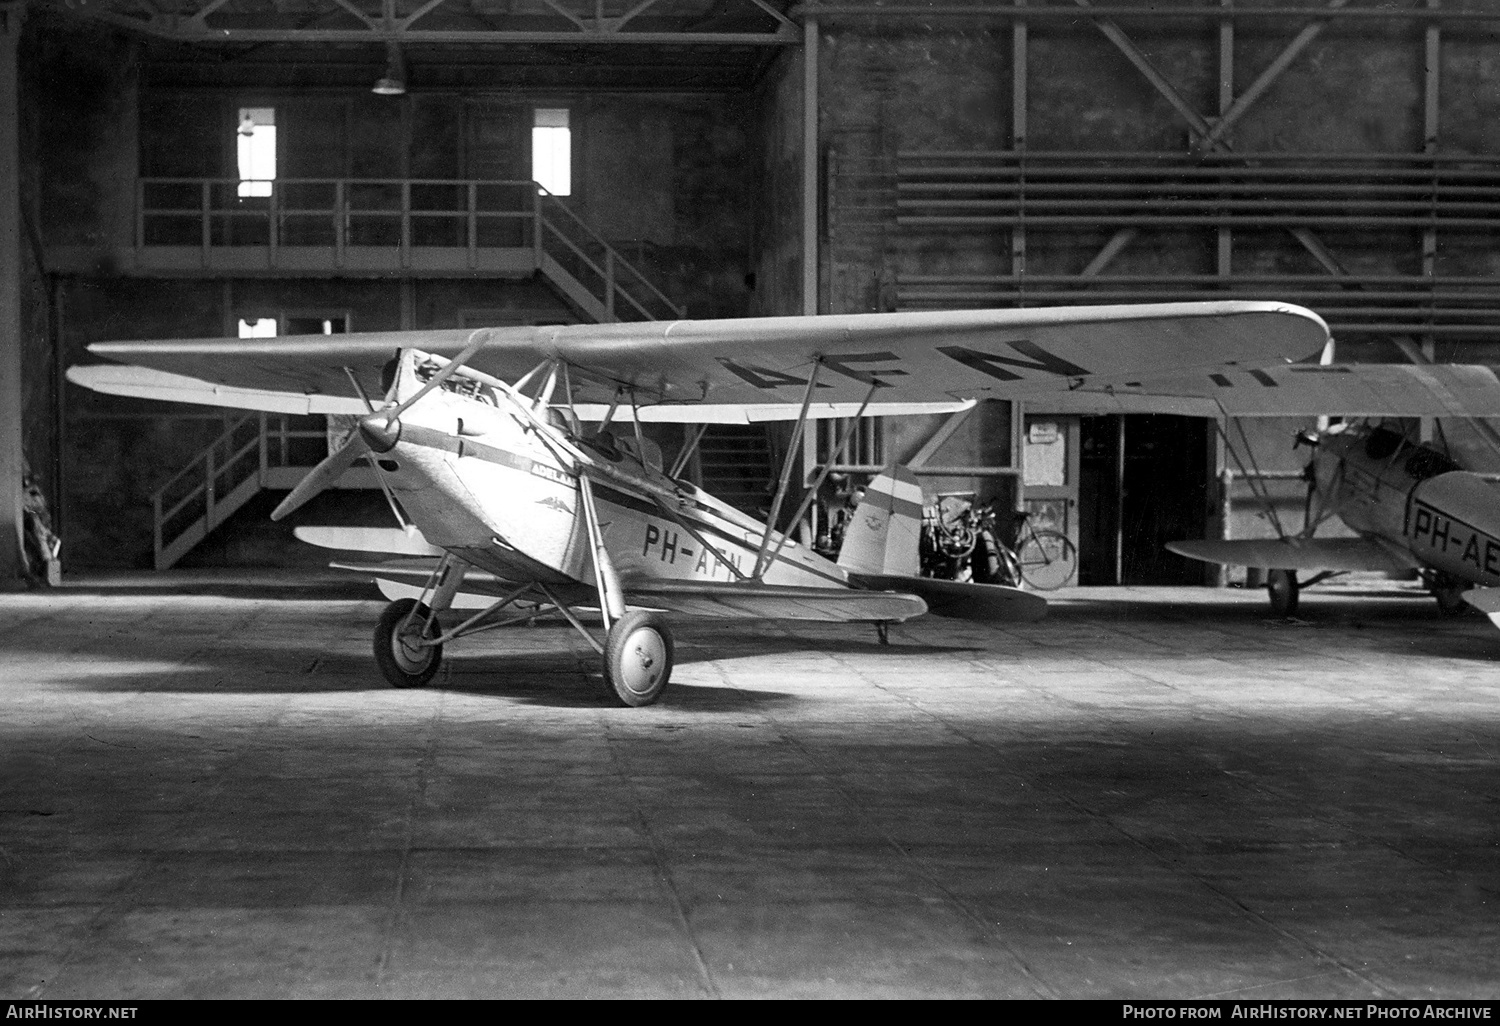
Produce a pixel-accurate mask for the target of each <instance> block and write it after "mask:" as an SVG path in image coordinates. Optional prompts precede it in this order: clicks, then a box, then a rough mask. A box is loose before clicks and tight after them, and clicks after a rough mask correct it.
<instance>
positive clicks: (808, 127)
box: [802, 18, 819, 314]
mask: <svg viewBox="0 0 1500 1026" xmlns="http://www.w3.org/2000/svg"><path fill="white" fill-rule="evenodd" d="M818 150H819V143H818V19H817V18H808V19H807V20H806V21H805V22H803V24H802V312H803V313H804V314H815V313H817V312H818V270H819V268H818Z"/></svg>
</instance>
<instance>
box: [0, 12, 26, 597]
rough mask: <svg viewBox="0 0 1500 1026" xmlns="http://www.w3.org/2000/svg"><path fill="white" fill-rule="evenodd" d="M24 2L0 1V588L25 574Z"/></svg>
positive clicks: (16, 584)
mask: <svg viewBox="0 0 1500 1026" xmlns="http://www.w3.org/2000/svg"><path fill="white" fill-rule="evenodd" d="M23 13H24V12H23V8H22V5H21V4H19V3H15V4H0V589H8V588H15V587H18V586H19V585H20V583H21V582H22V581H23V580H24V576H23V574H22V555H21V551H22V550H21V532H22V530H23V525H24V521H23V518H22V514H21V502H22V487H21V479H22V466H23V464H24V460H25V456H24V453H23V450H22V448H21V421H22V417H21V402H22V389H21V369H22V362H23V361H22V357H21V351H22V345H23V343H22V332H23V330H24V327H25V318H24V317H23V315H22V310H21V191H20V177H21V158H20V153H19V148H20V127H19V125H20V105H19V100H18V96H17V92H18V90H17V75H18V68H17V49H18V44H19V43H20V39H21V20H22V15H23Z"/></svg>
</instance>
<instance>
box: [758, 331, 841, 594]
mask: <svg viewBox="0 0 1500 1026" xmlns="http://www.w3.org/2000/svg"><path fill="white" fill-rule="evenodd" d="M822 368H823V358H822V357H821V356H819V357H818V358H816V359H815V360H813V367H812V373H811V374H809V375H808V376H807V391H806V392H805V393H804V394H803V396H802V412H801V413H799V414H798V415H797V425H796V426H795V427H793V428H792V437H791V440H790V441H789V442H787V444H786V455H785V456H784V457H782V460H781V477H780V479H778V481H777V482H776V497H775V498H774V499H772V500H771V515H770V516H768V517H767V518H766V530H765V533H764V534H762V535H761V538H760V551H759V552H757V553H756V554H755V571H754V573H752V574H751V575H750V576H751V577H757V578H758V577H760V575H761V574H762V573H764V572H765V571H764V570H763V569H762V566H769V565H770V564H769V563H767V562H766V550H767V549H769V548H770V547H771V535H772V534H774V533H775V531H776V518H777V517H779V516H780V515H781V502H782V500H783V499H785V498H786V487H787V484H788V483H789V482H790V481H791V479H792V461H793V460H795V459H797V458H799V457H800V456H801V455H802V452H801V449H802V432H803V430H804V429H806V427H807V409H808V407H809V406H811V405H812V397H813V389H815V388H817V387H818V371H820V370H821V369H822Z"/></svg>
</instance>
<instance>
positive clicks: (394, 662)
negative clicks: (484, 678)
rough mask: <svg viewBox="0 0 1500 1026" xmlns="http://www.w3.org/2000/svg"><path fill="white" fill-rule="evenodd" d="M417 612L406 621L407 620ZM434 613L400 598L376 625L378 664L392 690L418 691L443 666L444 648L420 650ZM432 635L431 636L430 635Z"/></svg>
mask: <svg viewBox="0 0 1500 1026" xmlns="http://www.w3.org/2000/svg"><path fill="white" fill-rule="evenodd" d="M414 609H415V610H416V613H415V615H413V616H412V617H411V622H410V623H408V622H407V617H408V615H410V614H411V613H412V610H414ZM431 612H432V611H431V610H430V609H428V608H427V606H425V605H423V604H422V603H421V602H418V601H417V600H416V599H409V598H404V599H397V600H396V601H394V602H392V603H391V604H390V605H388V606H386V607H385V612H383V613H381V614H380V622H379V623H377V624H376V625H375V665H376V666H379V667H380V672H381V673H382V674H383V675H384V676H385V679H386V680H387V681H389V682H390V683H391V686H392V687H398V688H419V687H421V686H422V685H423V684H426V683H427V682H428V681H430V680H431V679H432V678H433V677H434V676H435V675H436V674H437V672H438V667H439V666H441V665H442V663H443V646H442V645H432V646H430V647H421V648H419V647H417V646H415V645H412V644H411V643H410V642H412V641H414V640H416V639H417V638H418V637H419V636H420V634H421V631H422V629H423V627H424V626H425V625H426V623H427V617H428V616H429V615H431ZM429 636H430V635H429Z"/></svg>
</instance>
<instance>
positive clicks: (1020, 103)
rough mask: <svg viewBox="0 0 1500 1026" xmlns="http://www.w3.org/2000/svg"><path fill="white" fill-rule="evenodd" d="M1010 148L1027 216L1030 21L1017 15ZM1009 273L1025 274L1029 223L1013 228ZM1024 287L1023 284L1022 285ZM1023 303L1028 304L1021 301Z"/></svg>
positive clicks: (1023, 2) (1012, 48)
mask: <svg viewBox="0 0 1500 1026" xmlns="http://www.w3.org/2000/svg"><path fill="white" fill-rule="evenodd" d="M1015 2H1016V6H1017V7H1024V6H1026V0H1015ZM1010 32H1011V37H1010V148H1011V149H1012V150H1015V151H1016V153H1017V154H1018V156H1019V159H1020V160H1021V162H1022V163H1021V169H1020V171H1021V189H1022V190H1023V191H1022V194H1021V197H1022V203H1023V206H1022V208H1021V213H1022V216H1023V217H1024V216H1025V211H1026V208H1025V206H1024V203H1025V195H1026V194H1025V191H1024V190H1025V188H1026V164H1025V161H1026V134H1027V131H1028V126H1027V117H1026V115H1027V111H1028V110H1029V108H1030V104H1029V98H1028V95H1027V93H1028V79H1027V68H1026V65H1027V56H1026V50H1027V47H1026V43H1027V22H1026V19H1025V18H1016V19H1015V20H1014V21H1013V22H1011V27H1010ZM1010 273H1011V275H1012V276H1014V277H1016V278H1023V279H1024V278H1025V277H1026V225H1025V224H1024V223H1022V224H1018V225H1016V226H1015V227H1014V228H1012V229H1011V230H1010ZM1023 288H1024V286H1023ZM1021 305H1022V306H1024V305H1025V304H1024V303H1022V304H1021Z"/></svg>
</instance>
